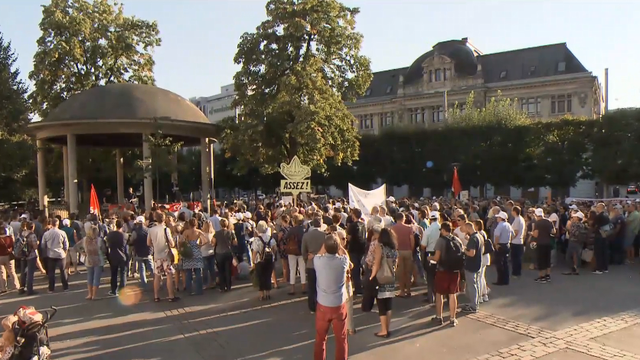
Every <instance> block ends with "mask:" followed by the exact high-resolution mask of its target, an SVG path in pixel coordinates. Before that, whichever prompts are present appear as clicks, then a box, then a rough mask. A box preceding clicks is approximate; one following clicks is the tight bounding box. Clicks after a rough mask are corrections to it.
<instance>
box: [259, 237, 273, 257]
mask: <svg viewBox="0 0 640 360" xmlns="http://www.w3.org/2000/svg"><path fill="white" fill-rule="evenodd" d="M258 239H260V241H261V242H262V252H261V254H260V255H261V256H260V258H261V260H260V261H261V262H262V261H264V262H273V259H274V258H275V256H274V254H273V250H271V246H269V244H268V243H266V242H265V241H264V240H263V239H262V237H260V236H258ZM269 242H271V239H269Z"/></svg>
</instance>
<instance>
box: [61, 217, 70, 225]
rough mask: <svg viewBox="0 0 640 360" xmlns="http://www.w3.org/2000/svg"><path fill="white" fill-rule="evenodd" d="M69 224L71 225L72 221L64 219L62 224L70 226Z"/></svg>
mask: <svg viewBox="0 0 640 360" xmlns="http://www.w3.org/2000/svg"><path fill="white" fill-rule="evenodd" d="M69 225H71V221H69V219H64V220H62V226H69Z"/></svg>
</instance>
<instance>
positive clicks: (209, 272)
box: [202, 255, 216, 286]
mask: <svg viewBox="0 0 640 360" xmlns="http://www.w3.org/2000/svg"><path fill="white" fill-rule="evenodd" d="M209 277H211V281H209ZM202 281H203V283H204V284H205V285H207V286H213V285H215V283H216V257H215V256H214V255H209V256H204V257H203V258H202Z"/></svg>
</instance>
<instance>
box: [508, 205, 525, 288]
mask: <svg viewBox="0 0 640 360" xmlns="http://www.w3.org/2000/svg"><path fill="white" fill-rule="evenodd" d="M511 215H513V223H511V228H512V229H513V233H514V235H513V239H511V274H512V275H513V277H514V278H519V277H520V276H521V275H522V257H523V255H524V232H525V229H526V225H525V223H524V218H523V217H522V209H521V208H520V206H514V207H513V208H512V209H511Z"/></svg>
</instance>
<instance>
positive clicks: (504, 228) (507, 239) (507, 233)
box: [493, 221, 513, 244]
mask: <svg viewBox="0 0 640 360" xmlns="http://www.w3.org/2000/svg"><path fill="white" fill-rule="evenodd" d="M512 235H513V229H512V228H511V225H510V224H509V223H508V222H506V221H501V222H499V223H498V225H497V226H496V229H495V230H494V231H493V241H494V242H495V240H496V237H500V242H499V244H509V243H511V236H512Z"/></svg>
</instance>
